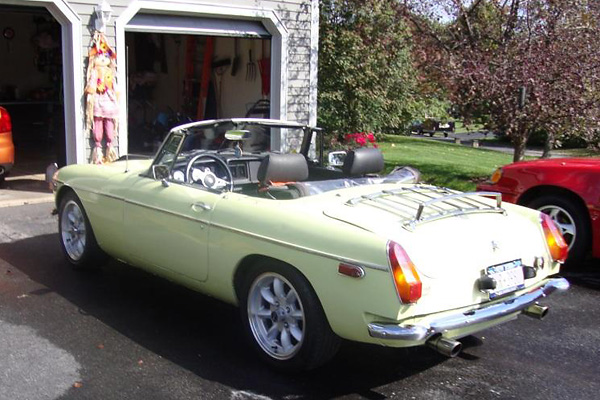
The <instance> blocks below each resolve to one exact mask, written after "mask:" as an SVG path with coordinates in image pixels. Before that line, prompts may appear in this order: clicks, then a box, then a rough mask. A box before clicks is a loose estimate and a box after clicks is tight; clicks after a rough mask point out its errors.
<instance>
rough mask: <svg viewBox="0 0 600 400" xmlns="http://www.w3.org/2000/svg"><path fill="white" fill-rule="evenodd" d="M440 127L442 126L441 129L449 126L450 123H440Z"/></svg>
mask: <svg viewBox="0 0 600 400" xmlns="http://www.w3.org/2000/svg"><path fill="white" fill-rule="evenodd" d="M440 128H442V129H446V128H450V124H440Z"/></svg>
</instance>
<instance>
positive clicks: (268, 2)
mask: <svg viewBox="0 0 600 400" xmlns="http://www.w3.org/2000/svg"><path fill="white" fill-rule="evenodd" d="M134 1H135V0H108V2H109V4H110V5H111V7H112V9H113V16H112V19H111V22H110V23H109V26H108V27H107V31H106V36H107V38H108V41H109V44H110V45H111V46H113V47H114V48H115V50H116V51H117V53H118V52H119V51H121V50H122V49H119V48H117V47H116V40H115V25H114V21H115V19H116V18H118V17H119V16H120V15H121V13H123V11H124V10H125V9H126V8H127V7H128V6H130V5H131V4H132V3H133V2H134ZM316 1H317V0H286V1H273V0H228V1H224V0H187V1H186V3H189V4H192V5H216V6H224V5H225V4H226V5H227V6H233V7H244V8H249V9H262V10H269V11H270V10H272V11H274V12H275V14H276V15H277V17H278V18H279V19H280V21H281V22H282V24H283V26H284V27H285V29H287V32H288V34H289V36H288V54H287V57H286V58H287V60H288V62H287V66H286V71H287V73H284V74H283V76H287V88H288V91H287V98H286V99H282V102H283V104H284V107H285V108H286V110H287V119H288V120H292V121H299V122H303V123H308V122H311V120H312V121H314V120H315V118H316V110H310V107H311V106H312V107H313V108H316V104H314V102H311V98H315V97H316V92H315V91H316V79H314V76H313V77H312V78H311V71H310V70H311V48H312V49H316V43H312V42H311V40H314V35H312V37H311V33H312V32H314V29H313V26H312V25H311V24H314V23H315V21H318V19H315V18H314V17H313V16H312V15H311V12H314V10H316V9H317V7H315V4H314V3H316ZM67 2H68V3H69V5H70V7H71V8H72V9H73V10H74V11H75V12H76V13H77V14H78V15H79V16H80V18H81V21H82V25H83V27H82V31H83V39H82V44H83V49H82V50H83V56H84V59H83V60H82V69H85V67H86V65H87V57H86V56H87V51H88V46H89V43H90V39H91V32H92V31H93V17H92V16H93V14H94V9H95V7H96V6H97V4H98V0H91V1H85V0H76V1H67ZM313 2H314V3H313ZM155 3H157V4H160V3H173V2H172V1H166V0H162V1H161V0H158V1H156V2H155ZM314 53H315V52H313V55H312V57H316V54H314ZM315 60H316V59H315ZM315 60H313V61H315ZM312 65H316V63H315V62H313V64H312ZM311 85H312V87H311ZM83 135H85V136H84V137H85V143H86V144H85V146H86V148H87V150H88V151H87V152H86V153H87V154H89V148H90V146H91V142H90V143H88V142H89V139H88V138H89V133H88V132H84V133H83Z"/></svg>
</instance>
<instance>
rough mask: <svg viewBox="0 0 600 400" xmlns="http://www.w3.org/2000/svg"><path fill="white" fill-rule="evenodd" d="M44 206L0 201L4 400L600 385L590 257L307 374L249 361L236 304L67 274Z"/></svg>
mask: <svg viewBox="0 0 600 400" xmlns="http://www.w3.org/2000/svg"><path fill="white" fill-rule="evenodd" d="M51 208H52V205H51V204H35V205H25V206H20V207H5V208H0V388H2V390H0V399H7V400H8V399H10V400H13V399H28V400H35V399H58V398H60V399H198V398H203V399H204V398H209V399H211V398H212V399H290V400H291V399H328V398H366V399H384V398H397V399H465V398H473V399H549V398H561V399H594V398H597V394H598V393H599V391H600V381H599V380H598V376H599V375H600V363H598V354H600V307H598V304H600V274H599V271H600V263H597V262H595V263H590V264H589V265H587V266H586V267H582V268H580V269H578V270H575V271H572V272H568V273H567V274H566V275H567V278H568V279H569V280H570V281H571V283H572V288H571V289H570V290H569V291H568V292H566V293H564V294H556V295H553V296H551V297H550V298H548V299H547V301H544V304H547V305H549V306H550V307H551V311H550V314H549V315H548V317H547V318H546V319H544V320H543V321H536V320H532V319H529V318H526V317H520V318H519V319H518V320H516V321H512V322H510V323H507V324H504V325H502V326H498V327H495V328H492V329H489V330H487V331H484V332H483V333H481V334H479V335H476V336H469V337H467V338H464V339H462V342H463V344H464V346H465V350H464V352H463V353H462V354H461V355H460V356H459V357H458V358H455V359H446V358H444V357H442V356H440V355H438V354H437V353H435V352H433V351H432V350H430V349H427V348H414V349H387V348H381V347H374V346H367V345H360V344H355V343H345V344H344V346H343V347H342V349H341V351H340V353H339V354H338V355H337V356H336V357H335V358H334V360H333V361H332V362H331V363H329V364H327V365H325V366H324V367H322V368H320V369H318V370H315V371H312V372H309V373H303V374H296V375H288V374H282V373H279V372H276V371H273V370H271V369H269V368H267V367H265V366H264V365H263V364H261V363H260V362H259V361H257V360H256V358H255V357H254V354H253V353H252V352H251V351H250V349H249V346H247V345H246V343H245V340H244V337H243V335H242V332H241V329H240V326H239V315H238V310H237V309H236V308H234V307H231V306H227V305H224V304H222V303H220V302H218V301H216V300H214V299H211V298H209V297H206V296H203V295H199V294H197V293H194V292H191V291H189V290H186V289H183V288H181V287H178V286H175V285H173V284H171V283H169V282H166V281H164V280H162V279H159V278H156V277H154V276H152V275H149V274H146V273H144V272H142V271H140V270H137V269H134V268H130V267H128V266H125V265H123V264H120V263H118V262H115V261H113V262H111V263H109V264H108V265H106V266H105V267H104V268H102V269H101V270H100V271H97V272H93V273H82V272H77V271H74V270H72V269H71V268H70V267H69V266H68V265H67V263H66V262H65V261H64V259H63V258H62V255H61V254H60V249H59V243H58V235H57V233H56V217H55V216H52V215H51V214H50V212H51Z"/></svg>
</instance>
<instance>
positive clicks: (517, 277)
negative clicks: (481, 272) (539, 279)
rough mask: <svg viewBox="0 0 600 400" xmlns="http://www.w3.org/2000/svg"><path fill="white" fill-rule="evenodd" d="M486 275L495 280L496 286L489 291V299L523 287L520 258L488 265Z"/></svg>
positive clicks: (523, 280) (523, 279)
mask: <svg viewBox="0 0 600 400" xmlns="http://www.w3.org/2000/svg"><path fill="white" fill-rule="evenodd" d="M487 275H488V276H489V277H490V278H493V279H494V280H495V281H496V288H495V289H494V290H492V291H490V299H493V298H495V297H498V296H502V295H503V294H506V293H509V292H513V291H515V290H519V289H523V288H524V287H525V278H524V277H523V265H522V263H521V260H514V261H509V262H506V263H503V264H498V265H493V266H491V267H488V268H487Z"/></svg>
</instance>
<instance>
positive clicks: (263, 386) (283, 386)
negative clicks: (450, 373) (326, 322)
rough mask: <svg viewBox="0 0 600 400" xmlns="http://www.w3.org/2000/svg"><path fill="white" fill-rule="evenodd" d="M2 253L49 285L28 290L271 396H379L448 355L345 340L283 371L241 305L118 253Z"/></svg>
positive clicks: (48, 241) (0, 249)
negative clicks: (245, 324) (323, 359)
mask: <svg viewBox="0 0 600 400" xmlns="http://www.w3.org/2000/svg"><path fill="white" fill-rule="evenodd" d="M0 254H2V255H3V256H2V258H3V259H4V260H5V261H6V262H8V263H9V264H11V265H12V266H14V267H15V268H16V269H18V270H19V271H21V272H23V273H24V274H26V275H27V276H28V277H29V278H30V279H31V280H33V281H35V282H37V283H39V284H41V285H43V286H44V288H41V289H36V290H34V291H31V292H30V293H28V295H30V296H43V295H45V294H48V293H50V292H55V293H57V294H58V295H59V296H61V297H62V298H64V299H66V300H67V301H68V302H69V303H71V304H73V305H74V306H75V307H77V309H78V310H79V313H81V314H84V315H87V316H92V317H93V318H95V319H97V320H99V321H101V322H102V323H103V324H105V325H107V326H110V327H111V328H112V329H114V330H115V331H117V332H118V333H120V334H121V335H124V336H126V337H127V338H129V339H130V340H132V341H134V342H135V343H136V344H138V345H140V346H142V347H144V348H146V349H149V350H150V351H152V352H153V353H154V354H157V355H159V356H160V357H162V358H165V359H167V360H169V361H171V362H173V363H175V364H177V365H179V366H180V367H182V368H184V369H186V370H188V371H191V372H193V373H194V374H196V375H197V376H199V377H200V378H202V379H204V380H208V381H215V382H219V383H221V384H223V385H226V386H228V387H231V388H234V389H236V390H239V391H245V392H252V393H260V394H262V395H265V396H269V397H271V398H282V397H284V396H285V397H286V398H295V399H308V398H310V399H319V398H331V397H339V396H345V395H359V396H362V397H365V398H368V399H379V398H384V396H383V395H382V394H380V393H377V391H376V390H375V388H377V387H380V386H382V385H386V384H389V383H391V382H396V381H402V380H403V379H405V378H408V377H410V376H413V375H416V374H419V373H421V372H422V371H424V370H427V369H430V368H432V367H434V366H436V365H438V364H440V363H443V362H444V361H446V360H447V359H446V358H445V357H443V356H441V355H439V354H437V353H435V352H434V351H432V350H430V349H428V348H425V347H419V348H408V349H392V348H383V347H379V346H371V345H364V344H358V343H350V342H345V343H344V344H343V345H342V348H341V349H340V351H339V353H338V354H337V356H336V357H335V358H334V359H333V360H332V361H331V362H329V363H328V364H326V365H324V366H322V367H320V368H318V369H316V370H313V371H309V372H304V373H297V374H288V373H282V372H279V371H276V370H273V369H271V368H269V367H267V366H266V365H265V364H263V363H262V362H260V361H259V360H258V358H257V357H256V355H255V354H254V353H253V351H252V349H251V348H250V346H249V344H248V343H247V342H246V338H245V337H244V334H243V331H242V329H241V324H240V319H239V318H240V316H239V311H238V309H237V308H236V307H233V306H230V305H227V304H224V303H222V302H220V301H218V300H216V299H213V298H210V297H208V296H204V295H201V294H199V293H196V292H193V291H191V290H188V289H185V288H183V287H181V286H178V285H175V284H173V283H170V282H168V281H166V280H164V279H162V278H158V277H156V276H153V275H151V274H148V273H145V272H143V271H141V270H139V269H136V268H132V267H128V266H126V265H124V264H121V263H119V262H117V261H114V260H113V261H110V262H109V263H108V264H107V265H105V266H104V267H102V268H101V269H99V270H97V271H75V270H73V269H72V268H71V267H70V266H69V265H68V263H67V262H66V261H65V260H64V258H63V256H62V254H61V252H60V247H59V239H58V235H57V234H51V235H42V236H37V237H34V238H29V239H23V240H20V241H16V242H12V243H9V244H0ZM65 340H66V339H65ZM66 343H67V342H66ZM466 345H467V347H471V346H477V343H475V342H473V343H466Z"/></svg>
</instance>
